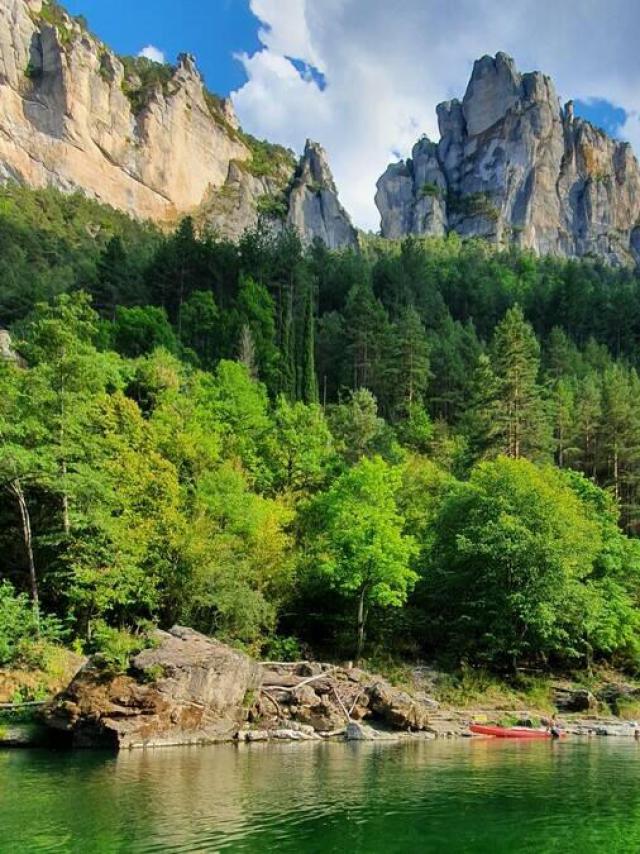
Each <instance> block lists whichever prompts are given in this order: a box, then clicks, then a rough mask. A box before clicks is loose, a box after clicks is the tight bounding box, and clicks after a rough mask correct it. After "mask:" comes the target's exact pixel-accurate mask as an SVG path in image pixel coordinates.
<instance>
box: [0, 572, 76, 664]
mask: <svg viewBox="0 0 640 854" xmlns="http://www.w3.org/2000/svg"><path fill="white" fill-rule="evenodd" d="M62 635H63V631H62V626H61V624H60V621H59V620H57V619H56V618H55V617H51V616H47V615H43V616H41V617H40V619H38V616H37V614H36V612H35V611H34V609H33V608H32V606H31V603H30V602H29V599H28V597H27V596H26V594H24V593H16V592H15V590H14V588H13V586H12V585H11V584H9V582H8V581H4V582H2V583H0V666H6V665H11V664H26V665H27V666H29V667H31V666H38V665H40V664H41V659H42V656H43V652H44V651H45V648H46V647H47V646H48V645H50V644H55V643H57V642H58V641H59V640H60V639H61V637H62Z"/></svg>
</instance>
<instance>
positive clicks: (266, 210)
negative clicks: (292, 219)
mask: <svg viewBox="0 0 640 854" xmlns="http://www.w3.org/2000/svg"><path fill="white" fill-rule="evenodd" d="M256 208H257V210H258V213H259V214H261V215H262V216H266V217H269V218H271V219H280V220H284V219H286V218H287V213H288V211H289V202H288V200H287V197H286V196H285V195H282V194H281V195H278V196H275V195H273V194H272V193H266V194H265V195H263V196H259V197H258V199H257V201H256Z"/></svg>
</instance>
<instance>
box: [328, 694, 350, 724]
mask: <svg viewBox="0 0 640 854" xmlns="http://www.w3.org/2000/svg"><path fill="white" fill-rule="evenodd" d="M332 688H333V693H334V694H335V695H336V700H337V701H338V702H339V703H340V708H341V709H342V711H343V712H344V714H345V717H346V719H347V721H348V722H349V721H351V715H350V714H349V712H348V711H347V707H346V706H345V704H344V703H343V702H342V698H341V696H340V694H338V692H337V690H336V686H335V685H333V686H332Z"/></svg>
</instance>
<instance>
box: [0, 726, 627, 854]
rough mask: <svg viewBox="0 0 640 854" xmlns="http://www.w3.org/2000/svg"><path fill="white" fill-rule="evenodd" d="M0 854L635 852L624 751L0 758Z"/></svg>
mask: <svg viewBox="0 0 640 854" xmlns="http://www.w3.org/2000/svg"><path fill="white" fill-rule="evenodd" d="M0 851H1V852H2V854H5V852H11V854H13V852H20V854H21V853H22V852H81V854H94V852H95V854H110V852H123V854H124V852H126V854H137V852H159V851H163V852H164V851H167V852H177V851H180V852H187V851H188V852H215V851H243V852H261V854H264V852H272V851H277V852H297V854H306V853H307V852H345V854H356V852H368V853H369V852H370V854H382V852H384V854H389V852H414V851H415V852H418V851H419V852H447V854H455V852H465V854H467V852H469V853H470V852H490V854H502V852H521V851H522V852H563V854H565V852H580V854H590V852H608V854H610V852H640V745H639V744H637V743H636V742H634V741H633V740H632V739H620V740H614V739H610V740H606V739H593V740H579V739H577V738H574V739H571V740H567V741H566V742H561V743H556V742H553V743H551V742H540V743H529V744H527V743H525V742H507V741H497V740H473V741H469V740H460V741H449V742H446V741H439V742H418V741H412V742H409V743H406V742H405V743H378V744H371V743H360V744H358V743H350V744H324V743H322V744H315V743H307V744H283V745H247V746H242V747H234V746H231V745H228V746H227V745H224V746H213V747H205V748H165V749H159V750H149V751H134V752H132V753H123V754H120V755H119V756H113V755H110V754H104V753H95V752H81V751H76V752H68V753H67V752H59V753H58V752H50V751H39V750H14V751H4V752H0Z"/></svg>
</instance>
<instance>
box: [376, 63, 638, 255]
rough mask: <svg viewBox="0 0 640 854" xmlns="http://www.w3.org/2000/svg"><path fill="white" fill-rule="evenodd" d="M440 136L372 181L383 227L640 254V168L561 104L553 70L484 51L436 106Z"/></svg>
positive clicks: (565, 249) (582, 251) (556, 249)
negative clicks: (458, 96)
mask: <svg viewBox="0 0 640 854" xmlns="http://www.w3.org/2000/svg"><path fill="white" fill-rule="evenodd" d="M437 116H438V125H439V130H440V141H439V142H438V143H437V144H435V143H432V142H430V141H429V140H427V139H426V138H423V139H422V140H419V141H418V143H416V145H415V146H414V148H413V151H412V156H411V159H410V160H407V161H406V162H405V161H401V162H400V163H396V164H392V165H390V166H389V167H388V168H387V170H386V172H385V173H384V175H383V176H382V177H381V178H380V179H379V181H378V184H377V193H376V204H377V206H378V209H379V210H380V214H381V220H382V223H381V228H382V234H383V236H386V237H402V236H404V235H406V234H424V235H429V234H433V235H443V234H446V233H447V232H449V231H457V232H458V233H459V234H461V235H463V236H469V237H483V238H486V239H488V240H490V241H492V242H494V243H497V244H499V245H509V244H515V245H517V246H520V247H523V248H529V249H533V250H534V251H536V252H538V253H550V254H556V255H562V256H584V255H593V256H598V257H601V258H604V259H606V260H608V261H609V262H611V263H613V264H633V263H637V262H638V260H640V168H639V167H638V162H637V161H636V159H635V157H634V156H633V153H632V151H631V148H630V146H629V145H628V144H626V143H623V142H620V141H618V140H614V139H611V138H610V137H608V136H607V135H606V134H605V133H604V132H603V131H601V130H599V129H598V128H595V127H594V126H593V125H591V124H590V123H589V122H587V121H585V120H583V119H579V118H576V117H575V116H574V110H573V103H572V102H571V101H569V102H568V103H567V104H566V106H565V108H564V109H562V108H561V106H560V101H559V99H558V97H557V95H556V92H555V88H554V86H553V83H552V81H551V80H550V78H549V77H547V76H545V75H544V74H542V73H540V72H538V71H534V72H529V73H525V74H521V73H520V72H519V71H518V69H517V68H516V66H515V63H514V61H513V60H512V59H511V57H509V56H507V55H506V54H504V53H498V54H496V56H495V57H491V56H484V57H482V58H481V59H479V60H478V61H477V62H476V63H475V64H474V67H473V72H472V75H471V79H470V81H469V85H468V87H467V90H466V93H465V95H464V97H463V99H462V101H458V100H451V101H447V102H444V103H442V104H440V105H438V107H437Z"/></svg>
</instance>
